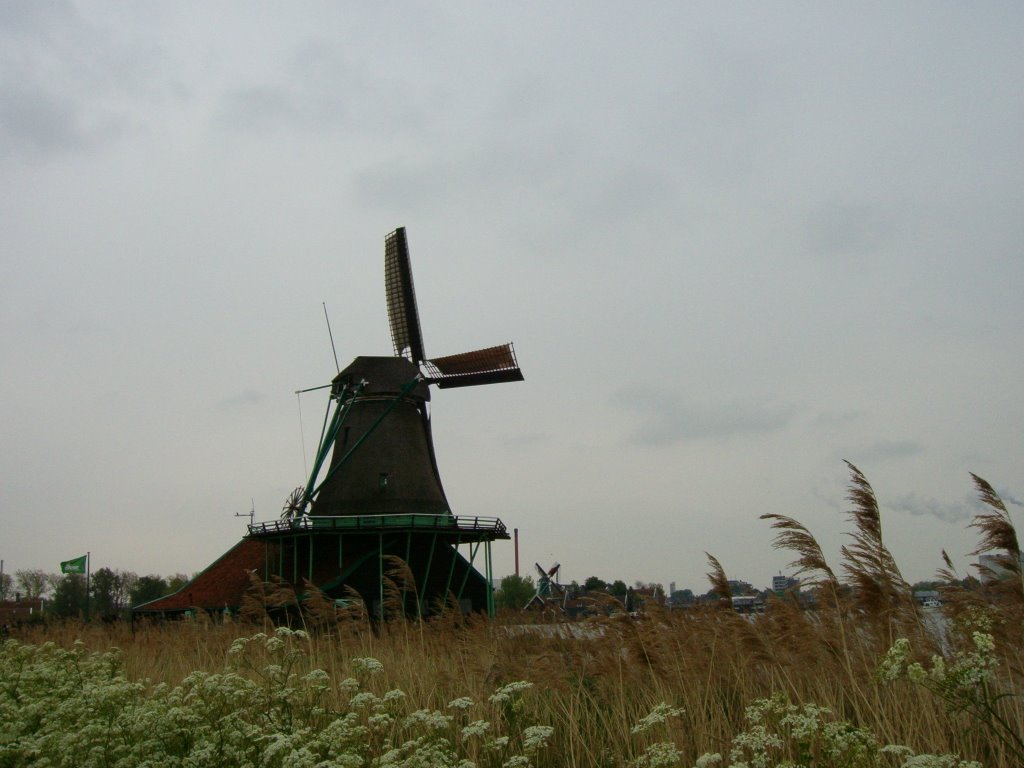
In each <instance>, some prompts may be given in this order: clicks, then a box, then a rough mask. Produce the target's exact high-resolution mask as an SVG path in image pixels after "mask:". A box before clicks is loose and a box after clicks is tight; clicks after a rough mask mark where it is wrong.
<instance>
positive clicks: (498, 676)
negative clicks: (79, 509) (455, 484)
mask: <svg viewBox="0 0 1024 768" xmlns="http://www.w3.org/2000/svg"><path fill="white" fill-rule="evenodd" d="M850 469H851V475H852V482H851V493H850V501H851V504H852V505H853V510H852V512H851V513H850V520H851V522H852V525H853V531H852V533H851V538H852V542H851V544H850V545H849V546H847V547H844V548H843V550H842V554H843V563H842V569H843V572H844V573H845V574H846V576H847V578H848V584H849V585H850V587H852V588H845V587H844V586H843V585H841V584H840V582H839V580H838V578H837V577H836V570H835V569H834V568H833V567H831V566H830V565H829V564H828V563H827V562H826V559H825V557H824V555H823V553H822V551H821V548H820V547H819V546H818V544H817V541H816V540H815V539H814V537H813V535H812V534H811V532H810V531H809V530H808V529H807V528H805V527H804V526H802V525H801V524H800V523H799V522H797V521H796V520H794V519H792V518H788V517H784V516H780V515H766V516H764V517H765V518H766V519H768V520H770V521H771V524H772V526H773V528H775V529H776V530H777V531H778V532H779V533H778V535H777V538H776V542H775V544H776V546H777V547H780V548H783V549H788V550H791V551H793V552H794V553H795V555H796V560H795V561H794V567H796V568H797V569H798V570H799V571H800V572H801V573H802V574H803V575H805V576H806V577H808V578H807V579H806V581H805V585H807V584H810V583H813V584H814V585H816V586H817V588H818V595H819V601H818V604H817V607H816V608H815V609H814V610H806V609H804V608H802V607H800V606H799V605H798V604H797V603H796V601H795V600H794V599H792V598H791V597H789V596H787V597H782V598H778V599H772V600H770V602H769V604H768V606H767V610H766V612H765V613H764V614H763V615H759V616H756V617H753V618H752V617H748V616H742V615H739V614H737V613H735V612H734V611H732V610H729V609H723V604H724V605H727V602H725V601H721V603H720V604H719V605H717V606H701V607H695V608H692V609H687V610H675V611H668V610H663V609H661V608H658V607H656V606H655V607H651V608H648V609H647V610H646V611H645V612H644V613H643V614H642V615H641V616H639V617H631V616H627V615H624V614H621V613H620V614H618V615H612V616H602V617H600V618H594V619H590V620H587V621H585V622H580V623H577V624H574V625H573V629H574V631H573V632H569V631H566V629H565V625H564V624H559V623H557V622H550V621H549V622H544V621H542V620H539V619H538V617H535V616H533V615H524V614H521V613H507V614H502V615H499V616H498V618H497V619H494V620H484V619H481V618H478V617H472V616H471V617H463V616H461V615H459V614H458V613H457V612H455V611H448V612H445V613H442V614H441V615H439V616H435V617H432V618H429V619H423V618H420V617H408V618H407V617H403V616H401V615H400V611H399V607H400V606H401V605H402V604H403V601H402V599H401V597H402V594H403V591H408V590H415V588H416V587H415V581H414V579H413V578H412V575H411V574H410V573H408V569H407V568H404V569H403V566H404V564H402V563H400V562H393V563H390V564H389V571H388V578H389V579H390V582H391V583H390V585H389V590H391V594H392V597H393V598H394V599H393V600H392V602H393V606H392V607H393V608H394V609H395V610H394V611H392V616H391V620H390V621H389V622H387V623H386V624H384V625H382V626H380V627H378V628H376V629H374V628H372V627H371V626H370V625H369V624H368V623H367V622H366V618H365V612H363V611H362V610H361V608H360V607H359V606H358V605H356V606H355V607H353V608H351V609H349V610H348V611H345V612H341V613H339V612H338V611H336V610H335V608H334V606H333V603H332V602H331V601H329V600H326V599H323V598H322V597H318V596H317V593H316V592H315V589H310V585H307V589H309V591H310V592H311V594H312V595H313V597H312V598H311V599H308V600H306V601H305V602H304V603H303V606H304V607H303V609H302V611H301V613H300V614H299V613H297V614H295V615H296V616H300V619H299V621H300V622H301V623H303V625H304V628H305V629H306V631H307V632H308V635H309V640H308V649H307V652H308V657H307V658H306V660H305V661H304V662H303V663H304V664H306V665H307V666H308V667H309V668H310V669H313V668H319V669H323V670H325V671H326V672H327V674H328V676H329V677H330V679H331V680H332V681H334V685H335V686H336V685H337V682H338V681H340V680H343V679H344V678H346V677H347V676H348V674H349V670H350V668H351V666H352V664H353V662H354V660H356V659H363V658H367V657H372V658H374V659H377V660H379V661H380V662H381V664H382V665H383V672H382V673H381V675H380V676H379V678H378V679H376V681H375V683H374V685H375V686H376V689H375V690H376V692H377V693H378V694H380V695H382V694H383V693H384V692H385V691H386V690H389V689H392V688H398V689H401V690H402V691H403V692H404V693H405V694H406V696H407V697H408V698H409V699H410V700H411V701H414V702H416V706H418V707H423V708H428V709H436V710H444V708H445V707H446V706H447V705H448V703H449V702H451V701H453V700H455V699H458V698H459V697H469V698H470V699H472V700H473V701H475V702H482V701H486V700H487V699H488V696H490V695H491V694H492V693H493V692H494V691H495V689H496V688H498V687H499V686H502V685H504V684H507V683H509V682H512V681H524V680H525V681H531V682H532V683H534V687H533V689H531V690H530V691H528V692H527V693H526V694H524V696H523V699H522V711H521V713H520V714H521V716H522V717H523V718H524V722H530V723H533V724H536V725H543V726H551V727H553V729H554V730H553V735H552V738H551V743H550V747H549V748H548V749H547V751H545V752H543V753H541V754H538V755H537V756H536V757H535V758H534V759H535V762H536V764H537V765H543V766H547V765H551V766H555V765H557V766H627V765H657V764H664V765H668V764H678V765H684V766H691V765H694V764H696V763H697V761H698V759H700V758H701V756H702V755H706V754H707V753H721V754H723V755H728V753H729V751H730V748H731V746H733V743H734V742H733V740H734V739H735V738H736V736H737V734H740V733H742V732H744V729H745V728H748V727H749V725H750V721H749V720H747V719H746V715H747V711H748V708H749V707H750V705H751V704H752V703H753V702H755V701H758V700H760V699H769V698H771V697H773V696H781V697H782V699H783V700H785V701H786V702H789V703H791V704H792V705H795V706H798V707H803V706H807V705H816V706H817V707H825V708H827V709H828V710H830V715H829V717H832V718H834V719H836V720H842V721H846V723H848V724H849V726H850V728H852V729H865V731H868V732H870V733H872V734H874V737H875V738H877V740H878V742H879V743H880V744H883V745H885V744H890V745H904V746H906V747H908V748H909V749H911V750H913V751H914V752H916V753H928V754H934V755H943V754H950V755H958V756H960V757H961V758H963V759H965V760H977V761H979V762H980V763H981V764H983V765H984V766H987V767H988V768H1010V767H1011V766H1018V765H1019V764H1020V759H1021V755H1020V754H1019V753H1017V752H1015V751H1014V746H1013V740H1012V738H1011V739H1009V740H1007V739H1005V738H1000V737H999V735H998V733H997V732H995V731H993V730H992V729H990V728H987V727H985V726H984V724H980V723H979V715H978V714H977V713H975V712H972V711H970V710H969V709H967V708H964V707H959V708H958V707H957V706H955V705H953V704H951V703H950V701H949V700H948V699H944V698H943V696H942V695H934V694H935V693H936V691H931V692H929V690H928V689H927V687H922V685H921V684H920V683H919V682H918V683H915V681H914V679H912V675H911V677H908V676H906V675H903V676H902V677H899V678H898V679H895V678H894V679H893V680H885V679H883V678H882V676H880V674H879V665H880V662H881V661H882V659H883V658H884V657H886V653H887V651H888V650H889V648H890V647H891V646H892V645H893V643H894V641H896V640H897V638H902V639H904V640H905V641H906V647H907V648H910V649H912V650H910V651H909V653H910V657H908V658H907V659H906V664H908V665H909V664H911V663H912V662H919V663H920V664H921V665H922V668H926V667H929V665H931V664H934V663H935V662H934V659H935V658H939V659H945V660H947V661H946V663H949V664H952V660H953V659H954V658H960V657H963V658H966V655H967V654H969V653H970V652H972V645H971V643H972V638H974V639H975V640H976V634H977V633H979V632H981V633H983V634H984V635H985V636H989V637H991V638H992V641H993V643H994V646H995V651H994V655H993V657H992V659H993V660H992V664H993V676H992V678H991V681H990V682H989V683H986V684H985V685H986V686H988V688H986V689H985V690H986V691H988V692H989V693H991V694H992V697H993V701H994V702H995V703H994V704H993V706H994V707H995V709H994V710H993V711H994V712H995V714H996V715H997V716H998V718H1000V719H1001V720H1002V721H1003V722H1005V723H1008V724H1009V726H1008V727H1009V728H1010V730H1013V728H1016V736H1017V737H1019V736H1020V735H1021V733H1022V732H1024V726H1022V725H1021V724H1022V723H1024V699H1022V698H1021V694H1022V693H1024V619H1022V617H1024V610H1022V609H1024V598H1022V590H1021V589H1020V581H1019V569H1018V571H1017V572H1015V573H1014V574H1013V575H1014V578H1013V579H1011V580H1010V584H1009V585H1007V584H1005V583H998V584H993V585H992V586H991V587H990V588H984V589H981V590H978V591H968V590H965V589H964V588H962V587H959V586H957V584H956V582H955V581H954V577H955V576H956V574H955V570H954V569H953V568H952V563H951V562H950V561H949V558H948V556H946V557H944V561H945V563H946V569H945V572H944V573H945V576H946V577H947V579H948V581H949V585H948V586H947V587H946V588H945V595H944V596H945V602H944V606H943V609H942V610H943V615H944V619H943V627H944V629H943V630H942V631H936V630H935V629H934V628H930V627H928V626H927V625H926V624H925V622H924V621H923V620H922V615H921V613H920V612H919V609H918V608H917V607H916V606H915V605H914V603H913V600H912V599H911V595H910V588H909V586H908V585H907V583H906V581H905V580H904V579H903V577H902V576H901V575H900V572H899V569H898V568H897V567H896V563H895V561H894V560H893V558H892V556H891V554H890V553H889V552H888V550H887V549H886V548H885V545H884V543H883V538H882V523H881V517H880V514H879V511H878V503H877V500H876V499H875V498H874V493H873V491H872V490H871V487H870V485H869V484H868V482H867V479H866V478H865V477H864V476H863V475H862V474H861V473H860V471H859V470H857V468H856V467H853V465H850ZM979 480H980V479H979ZM976 482H978V481H977V480H976ZM982 483H984V481H981V482H978V488H979V492H980V494H981V498H982V500H983V501H984V502H985V503H986V505H987V509H988V510H990V511H987V512H985V513H984V514H983V515H982V516H980V520H976V522H975V525H976V526H979V525H980V530H981V531H982V534H983V540H982V546H981V548H980V550H979V551H992V550H993V549H995V550H1002V551H1004V554H1006V555H1007V557H1006V558H1005V559H1006V560H1007V561H1009V560H1010V559H1011V556H1012V555H1013V554H1016V555H1017V556H1018V557H1019V550H1018V551H1017V552H1016V553H1014V552H1009V553H1007V552H1005V550H1007V549H1010V548H1011V547H1014V546H1016V542H1017V539H1016V533H1015V531H1013V528H1012V522H1010V519H1009V515H1008V514H1005V508H1001V507H1000V505H1001V502H1000V501H999V499H998V496H997V495H996V494H995V492H994V491H993V490H991V486H988V484H987V483H985V484H984V485H982ZM986 516H987V517H986ZM986 526H987V527H986ZM1007 526H1009V528H1007ZM943 554H944V553H943ZM708 557H709V561H710V563H711V571H710V573H709V578H710V580H711V582H712V585H713V587H714V588H715V589H717V590H723V589H724V590H727V588H728V587H727V579H726V574H725V573H724V571H723V570H722V568H721V565H720V564H719V563H718V561H717V560H715V559H714V558H713V557H712V556H710V555H709V556H708ZM289 590H290V587H288V586H287V585H285V584H283V583H270V584H261V583H258V582H257V583H255V584H254V588H253V590H252V593H251V600H249V601H247V605H246V611H245V617H244V618H241V619H235V620H230V619H229V620H227V621H224V622H220V621H217V622H214V621H211V620H208V619H205V618H202V617H199V618H196V619H194V620H192V621H188V622H177V623H166V624H145V625H143V624H137V625H135V626H134V627H132V626H129V625H127V624H123V625H97V624H91V625H81V624H73V623H66V624H53V625H48V626H45V627H38V628H27V629H25V630H23V631H22V633H21V634H20V636H19V637H18V638H17V639H18V640H19V642H23V643H42V642H53V643H56V644H57V645H60V646H66V647H71V646H72V644H74V643H75V642H76V641H77V642H80V643H83V644H84V646H85V647H86V648H88V649H90V650H95V651H102V650H105V649H108V648H110V647H112V646H116V647H118V648H120V649H121V651H122V654H123V656H122V658H123V664H124V670H125V673H126V676H127V677H128V678H129V679H130V680H133V681H142V682H143V683H144V685H145V686H146V688H147V689H152V688H153V686H156V685H158V684H160V683H166V684H168V685H176V684H178V683H180V682H181V681H182V680H183V679H185V678H186V677H187V676H188V675H190V674H191V673H193V672H194V671H196V670H200V671H206V672H209V673H214V672H218V671H222V670H223V669H224V666H225V659H226V657H227V655H228V652H229V649H230V648H231V646H232V643H233V642H234V641H235V640H236V639H237V638H238V637H241V636H247V635H251V634H252V633H253V632H255V631H259V630H264V631H271V621H270V618H269V616H268V613H267V608H268V607H280V606H287V605H293V606H298V601H296V600H295V597H294V592H291V593H289ZM725 594H727V592H726V593H725ZM723 597H724V595H723ZM531 622H533V623H531ZM904 640H901V641H900V642H904ZM958 653H959V654H961V656H960V657H957V654H958ZM927 679H928V680H932V679H935V680H937V679H938V678H927ZM943 690H952V689H943V688H942V687H941V686H938V693H940V694H941V693H942V691H943ZM979 690H980V689H979ZM333 691H334V692H333V695H334V696H335V697H337V698H338V701H339V702H340V697H341V695H342V694H341V692H340V691H339V690H338V689H337V688H336V687H335V689H333ZM1000 697H1001V698H1000ZM658 707H667V708H668V709H662V710H658ZM659 711H661V712H666V711H668V712H670V713H671V715H672V716H671V717H670V718H669V717H664V718H661V719H658V718H654V720H653V721H652V722H654V725H652V726H650V727H649V728H647V727H645V728H644V729H641V730H640V731H638V730H637V728H636V726H637V724H638V723H641V722H644V718H646V717H651V716H652V713H656V712H659ZM662 720H664V722H662ZM658 744H670V745H671V748H672V749H673V750H674V752H671V754H669V757H672V755H674V756H675V758H676V759H677V761H676V762H675V763H669V762H663V763H658V762H657V759H656V758H655V757H651V755H652V754H654V753H651V752H649V751H648V750H650V749H652V748H653V747H656V746H657V745H658ZM659 759H662V758H659ZM663 759H665V760H667V759H668V758H663ZM807 759H808V762H799V761H797V762H796V763H794V764H801V765H821V766H825V765H833V764H836V765H838V764H839V763H832V762H828V761H827V760H824V761H823V759H817V762H815V760H814V759H812V758H811V757H808V758H807ZM878 759H879V760H880V761H882V762H878V763H871V764H872V765H875V764H878V765H883V764H884V765H900V764H901V763H900V759H899V758H898V756H884V755H883V756H880V757H879V758H878ZM886 761H887V762H886ZM849 764H851V765H852V764H853V763H849ZM865 764H867V763H865ZM921 764H922V765H924V764H925V763H921ZM934 764H935V765H940V764H942V763H934Z"/></svg>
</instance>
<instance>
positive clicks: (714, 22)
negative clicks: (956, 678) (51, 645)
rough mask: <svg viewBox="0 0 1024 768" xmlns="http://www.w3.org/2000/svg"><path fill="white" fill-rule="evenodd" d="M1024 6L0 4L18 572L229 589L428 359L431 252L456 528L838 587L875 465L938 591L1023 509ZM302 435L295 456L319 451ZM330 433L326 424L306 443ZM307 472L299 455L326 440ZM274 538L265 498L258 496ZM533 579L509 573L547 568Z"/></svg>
mask: <svg viewBox="0 0 1024 768" xmlns="http://www.w3.org/2000/svg"><path fill="white" fill-rule="evenodd" d="M1022 32H1024V6H1022V5H1021V4H1020V3H1018V2H1006V3H998V2H991V3H969V4H966V3H956V2H929V3H916V2H906V3H877V4H869V3H848V4H831V3H830V4H817V3H799V4H796V3H794V4H788V3H749V4H728V3H706V4H688V3H679V2H666V3H642V4H639V5H633V4H627V3H597V2H580V3H570V2H559V3H515V4H509V3H490V4H488V3H479V2H467V3H456V2H445V3H438V4H428V3H341V2H338V3H311V2H310V3H266V4H258V3H227V2H218V3H212V4H211V3H207V2H202V3H199V2H173V3H171V2H160V3H113V4H112V3H76V2H68V3H63V2H37V1H36V0H28V1H21V0H13V1H12V0H7V1H5V2H2V3H0V196H2V197H0V321H2V327H3V333H2V336H0V361H2V362H0V365H2V370H3V374H2V377H0V558H2V559H3V560H4V561H5V566H4V567H5V571H6V572H12V571H14V570H15V569H16V568H29V567H38V568H44V569H46V570H49V571H56V570H57V569H58V565H59V562H60V561H61V560H65V559H68V558H70V557H73V556H77V555H80V554H82V553H84V552H85V551H86V550H89V551H91V552H92V553H93V561H92V563H93V568H94V569H95V568H99V567H103V566H107V567H112V568H123V569H130V570H134V571H136V572H138V573H140V574H142V573H159V574H170V573H174V572H192V571H196V570H199V569H200V568H203V567H205V566H206V565H208V564H209V563H210V562H212V561H213V560H214V559H215V558H216V557H218V556H219V555H220V554H222V553H223V552H224V551H225V550H227V549H228V548H229V547H230V546H232V545H233V544H234V543H235V542H236V541H237V540H238V539H239V538H240V536H241V535H242V534H243V532H244V525H245V523H246V522H247V519H243V518H239V517H235V515H236V513H239V514H244V513H247V512H248V511H249V509H250V504H252V503H254V504H255V511H256V517H257V518H258V519H261V520H269V519H273V518H276V517H277V516H278V515H279V513H280V509H281V505H282V504H283V502H284V500H285V498H286V496H287V495H288V493H289V492H290V491H291V489H293V488H294V487H295V486H297V485H300V484H302V483H303V482H304V480H305V463H306V461H309V459H308V458H307V459H306V460H305V461H304V455H303V442H304V445H305V453H306V456H307V457H308V456H309V455H310V454H312V452H313V451H314V449H315V446H314V445H313V442H314V437H315V436H316V435H317V434H318V433H319V428H320V422H321V419H322V417H323V411H324V407H325V405H326V403H325V400H324V398H323V396H322V395H323V393H311V394H309V395H304V396H302V398H301V400H298V399H297V398H296V396H295V394H294V392H295V390H297V389H300V388H304V387H311V386H316V385H319V384H324V383H327V382H328V381H329V380H330V379H331V377H332V375H333V374H334V372H335V368H334V359H333V357H332V354H331V348H330V343H329V340H328V337H327V331H326V327H325V324H324V318H323V307H322V302H326V304H327V308H328V310H329V312H330V316H331V321H332V325H333V329H334V338H335V342H336V344H337V350H338V357H339V359H340V360H341V364H342V366H344V365H345V364H346V363H347V362H348V361H349V360H351V358H353V357H355V356H357V355H374V354H380V355H386V354H391V341H390V336H389V332H388V324H387V315H386V308H385V301H384V288H383V239H384V235H385V234H386V233H388V232H389V231H391V230H392V229H394V228H395V227H397V226H405V227H406V228H407V232H408V237H409V243H410V250H411V255H412V263H413V270H414V274H415V280H416V290H417V297H418V303H419V311H420V318H421V321H422V326H423V334H424V340H425V347H426V351H427V353H428V354H431V355H444V354H452V353H457V352H462V351H466V350H470V349H476V348H479V347H484V346H489V345H492V344H498V343H503V342H505V341H508V340H512V341H514V342H515V345H516V350H517V352H518V355H519V360H520V363H521V365H522V368H523V372H524V374H525V376H526V381H525V382H523V383H516V384H503V385H497V386H487V387H475V388H467V389H459V390H446V391H442V392H436V391H435V393H434V398H433V424H434V436H435V445H436V449H437V454H438V462H439V466H440V470H441V475H442V478H443V480H444V485H445V490H446V492H447V495H448V498H449V501H450V502H451V503H452V506H453V508H454V511H455V512H456V514H467V515H496V516H500V517H501V518H502V519H503V520H504V521H505V522H506V524H507V525H508V527H509V528H510V529H511V528H513V527H517V528H519V530H520V536H521V564H522V567H523V568H529V569H531V570H532V563H533V562H534V561H539V562H540V563H541V564H542V565H545V566H547V565H549V564H551V563H552V562H553V561H555V560H558V561H560V562H561V563H562V564H563V571H562V576H563V580H566V581H568V580H572V579H577V580H580V581H582V580H583V579H585V578H586V577H587V576H590V575H592V574H596V575H598V576H601V577H603V578H606V579H609V580H611V579H615V578H621V579H623V580H625V581H627V582H633V581H636V580H644V581H657V582H662V583H664V584H665V585H666V586H667V585H668V584H669V583H670V582H676V584H677V587H679V588H683V587H691V588H693V589H695V590H696V591H699V592H704V591H706V590H707V589H708V583H707V580H706V578H705V577H704V574H705V572H706V571H707V567H706V560H705V556H704V552H705V551H708V552H711V553H712V554H714V555H715V556H717V557H718V558H719V559H720V560H721V562H722V565H723V566H724V568H725V570H726V572H727V574H728V575H729V576H730V578H738V579H743V580H746V581H750V582H752V583H754V584H755V585H756V586H764V585H766V584H767V583H768V582H769V580H770V577H771V576H772V575H774V574H775V573H777V572H778V571H780V570H785V565H786V563H787V562H789V561H790V560H791V559H792V557H791V556H790V555H788V554H787V553H780V552H774V551H773V550H772V548H771V541H772V532H771V530H770V529H769V528H768V526H767V525H766V524H765V523H764V522H762V521H760V520H758V516H759V515H760V514H762V513H766V512H778V513H783V514H787V515H791V516H794V517H796V518H798V519H799V520H801V521H802V522H803V523H805V524H806V525H807V526H808V527H809V528H810V529H811V531H812V532H813V533H815V534H816V535H817V536H818V537H819V539H820V540H821V543H822V545H823V547H824V549H825V552H826V554H827V556H828V557H829V558H830V560H831V561H832V565H833V567H836V568H838V566H839V547H840V546H841V545H842V544H843V543H844V540H845V536H844V532H845V531H847V530H849V526H848V525H847V521H846V518H845V515H844V511H845V510H846V509H847V508H848V504H847V502H846V501H845V498H844V497H845V495H846V492H847V488H848V481H849V476H848V472H847V469H846V466H845V465H844V464H843V459H848V460H850V461H852V462H853V463H854V464H856V465H858V466H859V467H860V468H861V469H862V470H863V471H864V472H865V474H866V475H867V477H868V479H869V480H870V481H871V482H872V484H873V485H874V488H875V491H876V493H877V494H878V497H879V499H880V501H881V503H882V512H883V530H884V534H885V536H886V537H887V540H888V542H889V544H890V547H891V549H892V550H893V552H894V554H895V556H896V559H897V561H898V563H899V564H900V565H901V567H902V569H903V571H904V575H905V576H906V577H907V578H909V579H911V580H918V579H925V578H930V577H931V576H932V574H933V573H934V572H935V570H936V569H937V568H938V567H939V566H940V565H941V560H940V552H941V550H942V549H946V550H947V551H948V552H949V553H950V555H951V556H952V557H953V559H954V561H955V562H956V563H957V565H958V567H960V568H961V570H963V571H965V572H966V570H967V564H968V563H969V562H970V558H968V556H967V554H968V553H969V552H970V551H971V550H972V549H974V548H975V546H976V543H977V536H976V535H975V534H974V533H973V532H972V531H969V530H968V529H967V528H966V524H967V523H968V522H969V521H970V517H971V516H972V515H973V514H974V513H975V512H976V511H977V507H976V506H975V503H974V500H973V499H974V497H975V494H974V491H973V487H972V484H971V478H970V476H969V474H968V473H969V472H975V473H977V474H979V475H981V476H983V477H985V478H986V479H988V480H989V481H990V482H991V483H992V484H993V485H994V486H995V487H996V488H997V490H999V491H1000V492H1001V493H1004V494H1005V498H1006V499H1007V500H1008V501H1013V502H1014V503H1011V504H1010V509H1011V512H1012V514H1013V515H1014V519H1015V521H1016V522H1017V523H1018V525H1022V524H1024V521H1022V510H1021V507H1020V504H1019V502H1016V500H1017V499H1021V498H1024V461H1022V460H1024V431H1022V427H1024V386H1022V385H1024V359H1022V347H1024V344H1022V342H1024V338H1022V337H1024V332H1022V329H1024V302H1022V299H1024V292H1022V288H1024V197H1022V182H1024V152H1022V135H1024V130H1022V129H1024V47H1022V45H1021V39H1022ZM300 412H301V422H300ZM300 424H301V429H300ZM303 434H304V441H303ZM251 500H252V501H251ZM512 563H513V551H512V545H511V543H500V544H498V545H497V546H496V547H495V571H496V574H497V575H499V576H500V575H503V574H506V573H510V572H511V571H512V567H513V565H512Z"/></svg>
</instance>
